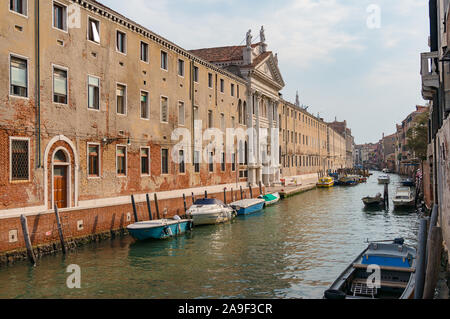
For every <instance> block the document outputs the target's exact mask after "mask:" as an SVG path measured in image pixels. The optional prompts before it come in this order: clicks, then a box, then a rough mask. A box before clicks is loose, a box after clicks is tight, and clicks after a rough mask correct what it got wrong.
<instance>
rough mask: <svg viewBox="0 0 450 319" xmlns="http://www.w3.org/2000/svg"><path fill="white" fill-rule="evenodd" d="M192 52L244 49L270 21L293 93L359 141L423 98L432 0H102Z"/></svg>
mask: <svg viewBox="0 0 450 319" xmlns="http://www.w3.org/2000/svg"><path fill="white" fill-rule="evenodd" d="M100 2H102V3H104V4H105V5H107V6H109V7H110V8H112V9H114V10H116V11H118V12H120V13H121V14H123V15H124V16H126V17H128V18H130V19H132V20H134V21H135V22H137V23H139V24H141V25H143V26H145V27H147V28H148V29H150V30H151V31H153V32H155V33H156V34H159V35H161V36H163V37H165V38H167V39H168V40H170V41H172V42H174V43H176V44H177V45H179V46H181V47H182V48H184V49H187V50H191V49H199V48H206V47H220V46H230V45H240V44H244V43H245V35H246V33H247V31H248V30H249V29H251V30H252V34H253V40H254V41H255V42H257V41H258V38H259V30H260V29H261V26H264V29H265V35H266V43H267V44H268V50H270V51H273V52H274V53H278V61H279V68H280V70H281V73H282V76H283V79H284V81H285V83H286V86H285V88H284V89H283V91H282V94H283V97H284V99H286V100H288V101H292V102H294V101H295V95H296V92H297V90H298V91H299V95H300V103H301V104H302V105H305V106H308V107H309V109H308V111H310V112H311V113H312V114H314V115H318V114H319V115H320V117H322V118H324V119H325V120H326V121H334V120H335V119H336V118H337V120H338V121H343V120H346V121H347V124H348V126H349V127H350V128H351V129H352V132H353V136H354V137H355V142H356V143H357V144H362V143H369V142H377V141H378V140H380V139H381V137H382V134H383V133H385V134H386V135H389V134H392V133H394V132H395V124H396V123H401V122H402V121H403V120H404V119H405V118H406V117H407V115H408V114H409V113H411V112H413V111H414V110H415V106H416V105H426V103H427V102H426V101H424V100H423V99H422V96H421V77H420V53H421V52H427V51H429V48H428V34H429V20H428V1H426V0H394V1H393V0H378V1H376V0H277V1H274V0H272V1H269V0H184V1H181V0H151V1H148V0H127V1H123V0H100Z"/></svg>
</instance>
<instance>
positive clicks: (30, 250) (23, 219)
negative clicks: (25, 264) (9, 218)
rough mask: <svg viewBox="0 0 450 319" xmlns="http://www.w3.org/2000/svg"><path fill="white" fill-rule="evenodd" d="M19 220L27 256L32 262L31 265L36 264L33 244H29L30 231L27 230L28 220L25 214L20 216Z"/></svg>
mask: <svg viewBox="0 0 450 319" xmlns="http://www.w3.org/2000/svg"><path fill="white" fill-rule="evenodd" d="M20 222H21V223H22V231H23V238H24V239H25V246H26V247H27V252H28V258H30V261H31V262H32V263H33V265H36V256H35V255H34V251H33V246H32V245H31V239H30V233H29V232H28V222H27V218H26V217H25V215H21V216H20Z"/></svg>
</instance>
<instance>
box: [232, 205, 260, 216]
mask: <svg viewBox="0 0 450 319" xmlns="http://www.w3.org/2000/svg"><path fill="white" fill-rule="evenodd" d="M263 208H264V203H260V204H256V205H253V206H249V207H246V208H241V209H239V210H238V211H237V214H238V216H244V215H250V214H253V213H256V212H259V211H260V210H262V209H263Z"/></svg>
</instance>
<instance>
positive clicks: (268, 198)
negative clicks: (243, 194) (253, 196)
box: [258, 193, 281, 206]
mask: <svg viewBox="0 0 450 319" xmlns="http://www.w3.org/2000/svg"><path fill="white" fill-rule="evenodd" d="M258 198H261V199H264V200H265V206H271V205H275V204H276V203H278V202H279V201H280V200H281V196H280V194H279V193H273V194H266V195H261V196H259V197H258Z"/></svg>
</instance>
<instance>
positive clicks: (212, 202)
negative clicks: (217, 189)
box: [194, 198, 223, 206]
mask: <svg viewBox="0 0 450 319" xmlns="http://www.w3.org/2000/svg"><path fill="white" fill-rule="evenodd" d="M194 205H197V206H200V205H223V202H222V201H220V200H218V199H215V198H202V199H197V200H196V201H195V203H194Z"/></svg>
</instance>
